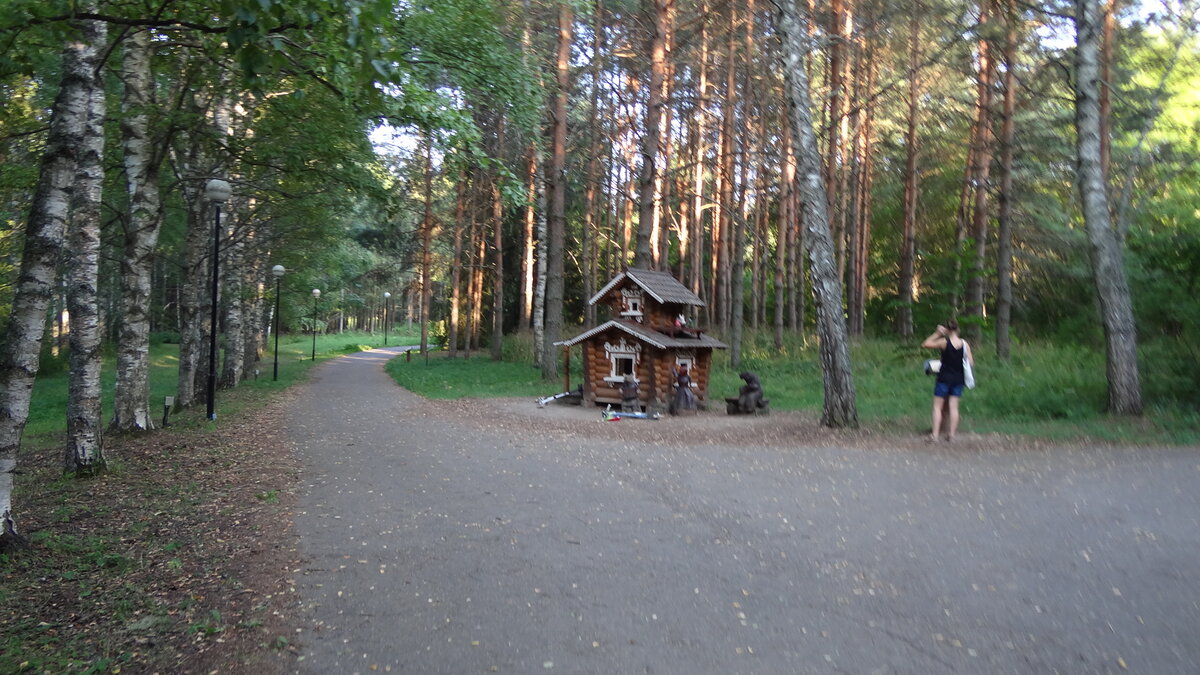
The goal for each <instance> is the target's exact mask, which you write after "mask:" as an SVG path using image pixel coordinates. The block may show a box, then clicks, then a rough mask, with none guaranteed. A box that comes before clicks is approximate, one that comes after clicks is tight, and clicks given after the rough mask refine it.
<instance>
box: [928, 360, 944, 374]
mask: <svg viewBox="0 0 1200 675" xmlns="http://www.w3.org/2000/svg"><path fill="white" fill-rule="evenodd" d="M941 370H942V362H941V360H939V359H925V374H926V375H937V374H938V373H939V372H940V371H941Z"/></svg>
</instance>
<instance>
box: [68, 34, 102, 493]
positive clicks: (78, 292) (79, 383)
mask: <svg viewBox="0 0 1200 675" xmlns="http://www.w3.org/2000/svg"><path fill="white" fill-rule="evenodd" d="M97 26H98V28H97V30H98V31H99V32H100V40H101V41H103V39H104V34H105V32H106V28H107V27H106V26H105V24H103V23H98V24H97ZM106 103H107V102H106V99H105V93H104V83H103V81H100V80H96V81H94V82H93V86H92V90H91V95H90V97H89V100H88V104H89V105H88V117H87V126H86V127H85V131H84V140H83V144H82V145H81V148H80V149H81V151H82V152H81V154H80V157H79V164H78V167H77V169H76V173H75V194H74V200H73V201H74V204H73V206H72V213H71V226H70V230H69V232H68V233H67V255H68V262H67V265H66V268H67V269H66V273H67V309H68V311H69V312H70V313H71V332H70V337H69V340H70V356H69V360H70V374H69V378H70V384H69V385H68V386H69V395H68V398H67V447H66V452H65V456H64V458H63V471H64V472H65V473H74V474H93V473H97V472H99V471H103V470H104V468H105V464H106V462H105V458H104V446H103V430H104V422H103V419H102V414H103V413H102V410H101V405H100V395H101V394H100V392H101V389H100V360H101V349H100V348H101V335H102V332H101V326H100V303H99V294H98V287H99V278H100V199H101V196H102V194H103V191H104V115H105V113H106V108H107V105H106Z"/></svg>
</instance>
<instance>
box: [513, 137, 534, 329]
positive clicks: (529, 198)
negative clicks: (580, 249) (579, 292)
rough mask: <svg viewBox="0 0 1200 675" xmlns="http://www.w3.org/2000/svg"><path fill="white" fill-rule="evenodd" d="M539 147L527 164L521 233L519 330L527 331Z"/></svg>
mask: <svg viewBox="0 0 1200 675" xmlns="http://www.w3.org/2000/svg"><path fill="white" fill-rule="evenodd" d="M537 165H538V156H537V147H536V146H535V145H534V144H532V143H531V144H530V145H529V149H528V151H527V154H526V163H525V208H524V209H522V211H523V218H522V231H521V293H520V297H519V298H518V302H519V304H518V306H517V328H518V329H525V328H529V327H531V326H532V318H533V271H534V261H533V253H534V247H535V243H534V239H533V233H534V229H535V221H536V220H537V212H536V206H535V205H536V204H537V190H538V186H537V175H538V171H537Z"/></svg>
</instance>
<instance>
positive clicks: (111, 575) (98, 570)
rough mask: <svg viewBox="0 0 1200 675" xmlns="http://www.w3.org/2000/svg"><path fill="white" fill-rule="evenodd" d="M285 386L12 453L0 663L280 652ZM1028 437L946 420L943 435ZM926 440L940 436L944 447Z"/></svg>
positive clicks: (289, 553) (115, 668) (80, 668)
mask: <svg viewBox="0 0 1200 675" xmlns="http://www.w3.org/2000/svg"><path fill="white" fill-rule="evenodd" d="M294 395H295V394H294V392H293V391H288V392H284V393H282V394H281V395H279V396H277V397H275V399H274V400H273V401H272V402H271V403H269V404H267V405H266V406H265V407H262V408H259V409H258V410H256V411H253V412H248V413H246V414H244V415H242V417H241V418H240V419H237V420H234V421H229V422H227V421H225V420H222V422H221V426H220V428H219V429H216V430H205V429H198V428H196V426H197V425H196V424H195V422H193V423H192V424H191V426H192V428H190V429H189V428H187V426H188V425H187V424H179V426H177V427H176V426H172V427H168V428H166V429H163V430H159V431H157V432H155V433H153V434H148V435H143V436H120V437H110V438H109V439H108V446H109V448H110V449H109V455H110V456H109V459H110V462H111V466H112V468H111V470H110V471H109V472H108V473H106V474H103V475H101V476H98V477H95V478H91V479H86V480H66V479H63V478H62V477H61V454H60V453H61V448H60V447H59V445H58V444H53V445H43V446H42V447H40V448H36V449H33V450H25V451H23V455H22V457H21V460H20V462H21V463H20V469H21V471H22V474H21V475H20V476H19V479H18V486H17V489H18V493H17V497H16V498H17V503H16V512H17V516H18V526H19V527H20V528H21V530H22V532H23V533H24V534H25V535H26V536H27V537H28V538H29V541H30V543H31V546H30V547H29V548H27V549H24V550H21V551H18V552H15V553H11V554H9V555H3V556H0V625H3V626H4V627H5V629H4V636H3V637H2V638H0V672H31V673H32V672H47V673H59V672H80V673H86V672H97V673H98V672H106V673H112V672H124V673H129V672H134V673H156V672H161V673H225V672H264V673H270V672H283V671H287V670H290V669H292V668H294V667H295V666H296V661H297V658H298V657H299V653H298V651H297V649H296V645H295V644H294V642H296V638H295V631H296V625H297V624H298V622H299V619H298V617H297V616H295V614H296V613H297V611H298V609H297V606H296V598H295V588H294V586H295V581H294V576H295V575H296V573H297V572H299V571H300V569H301V566H302V564H301V561H300V556H299V555H298V553H297V551H296V541H297V537H296V533H295V532H294V531H293V522H294V507H295V504H296V490H297V488H298V486H299V484H300V479H301V470H300V467H299V466H298V465H297V461H296V458H295V457H294V456H293V454H292V449H291V447H290V445H289V443H288V441H287V436H286V431H285V430H284V429H282V428H281V427H282V425H283V422H282V420H283V418H284V415H283V414H282V413H283V411H285V410H286V409H287V406H289V405H290V403H291V401H292V399H293V397H294ZM435 405H436V407H437V409H438V410H439V411H440V413H441V415H444V416H448V417H454V418H457V419H458V420H460V421H461V422H462V423H463V424H465V425H468V426H473V425H482V426H487V427H491V428H494V429H497V430H500V429H507V430H525V431H536V432H538V433H540V434H546V433H548V434H549V435H550V436H552V437H553V436H561V435H572V436H579V437H583V438H588V437H591V438H603V439H607V440H613V441H618V442H620V441H628V442H637V443H647V444H664V443H665V444H680V443H683V444H715V445H723V446H728V447H732V448H741V449H745V448H758V447H782V446H798V445H818V446H836V447H843V448H852V447H872V446H873V447H878V446H880V445H884V446H886V447H888V448H890V449H893V450H898V451H902V452H903V451H905V450H908V451H916V452H921V453H925V452H928V451H929V448H928V446H927V445H926V443H925V441H924V439H923V437H922V435H920V434H914V433H907V432H897V431H896V430H882V431H880V430H874V431H872V430H862V431H853V432H845V431H842V432H835V431H830V430H827V429H824V428H822V427H821V426H820V425H819V424H818V423H817V418H816V416H815V413H811V412H810V413H795V412H785V413H775V414H772V415H770V416H755V417H730V416H727V415H725V414H724V413H723V410H721V411H718V410H712V411H707V412H701V413H699V414H697V415H695V416H689V417H678V418H672V417H665V418H663V419H661V420H636V419H630V420H622V421H620V422H603V421H601V414H600V410H599V409H598V408H590V409H588V408H583V407H579V406H571V405H561V404H551V405H549V406H547V407H546V408H538V407H537V406H536V404H534V403H533V401H532V400H529V399H490V400H458V401H439V402H437V403H436V404H435ZM1042 445H1043V444H1042V443H1040V442H1039V441H1037V440H1035V439H1014V438H1010V437H1002V436H999V435H994V436H993V435H973V434H969V433H968V434H963V435H962V436H960V440H959V441H958V443H956V445H955V446H954V449H960V448H961V449H965V450H972V451H975V452H978V451H981V450H993V449H997V448H1001V447H1003V448H1005V449H1006V450H1012V451H1021V450H1022V449H1025V450H1031V449H1035V448H1038V447H1041V446H1042ZM940 450H941V451H943V452H945V451H951V446H945V445H944V446H943V447H942V448H941V449H940Z"/></svg>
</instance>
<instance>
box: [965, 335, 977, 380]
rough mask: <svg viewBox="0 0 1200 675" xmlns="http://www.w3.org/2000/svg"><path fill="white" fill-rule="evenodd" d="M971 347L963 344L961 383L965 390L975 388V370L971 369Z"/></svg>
mask: <svg viewBox="0 0 1200 675" xmlns="http://www.w3.org/2000/svg"><path fill="white" fill-rule="evenodd" d="M970 356H971V345H969V344H967V343H966V342H963V381H964V382H965V383H966V385H967V389H974V388H975V369H974V368H972V367H971V359H970Z"/></svg>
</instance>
